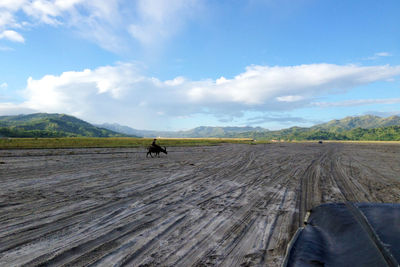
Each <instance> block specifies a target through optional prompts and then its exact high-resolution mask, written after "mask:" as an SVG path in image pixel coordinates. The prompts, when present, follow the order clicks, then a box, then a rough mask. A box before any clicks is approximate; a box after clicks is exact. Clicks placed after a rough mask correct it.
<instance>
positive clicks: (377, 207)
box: [283, 203, 400, 267]
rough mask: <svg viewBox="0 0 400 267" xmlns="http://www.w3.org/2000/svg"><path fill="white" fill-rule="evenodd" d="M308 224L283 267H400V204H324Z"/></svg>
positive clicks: (308, 220)
mask: <svg viewBox="0 0 400 267" xmlns="http://www.w3.org/2000/svg"><path fill="white" fill-rule="evenodd" d="M305 224H306V225H305V227H303V228H300V229H299V230H298V231H297V232H296V234H295V236H294V237H293V239H292V241H291V243H290V244H289V247H288V251H287V254H286V257H285V261H284V263H283V266H296V267H300V266H341V267H343V266H351V267H357V266H399V264H398V262H400V204H386V203H331V204H323V205H320V206H318V207H315V208H313V209H312V210H311V211H310V214H309V217H308V219H307V221H306V222H305Z"/></svg>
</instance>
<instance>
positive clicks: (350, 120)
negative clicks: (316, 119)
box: [311, 115, 400, 131]
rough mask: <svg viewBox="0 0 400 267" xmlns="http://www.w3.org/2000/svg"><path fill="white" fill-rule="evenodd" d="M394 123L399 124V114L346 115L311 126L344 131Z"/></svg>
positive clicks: (386, 125)
mask: <svg viewBox="0 0 400 267" xmlns="http://www.w3.org/2000/svg"><path fill="white" fill-rule="evenodd" d="M396 125H400V117H399V116H390V117H387V118H381V117H378V116H374V115H364V116H355V117H346V118H344V119H341V120H331V121H329V122H327V123H322V124H318V125H315V126H313V127H311V128H313V129H320V130H328V131H334V130H335V131H344V130H351V129H354V128H362V129H372V128H379V127H388V126H396Z"/></svg>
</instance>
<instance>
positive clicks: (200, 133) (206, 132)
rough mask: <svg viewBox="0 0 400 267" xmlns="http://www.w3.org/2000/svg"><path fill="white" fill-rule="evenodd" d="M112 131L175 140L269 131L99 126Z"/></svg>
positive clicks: (257, 128) (227, 136)
mask: <svg viewBox="0 0 400 267" xmlns="http://www.w3.org/2000/svg"><path fill="white" fill-rule="evenodd" d="M97 126H98V127H102V128H105V129H109V130H111V131H115V132H120V133H123V134H127V135H137V136H142V137H173V138H205V137H217V138H218V137H219V138H229V137H235V135H237V134H240V133H245V132H265V131H268V130H267V129H264V128H261V127H250V126H245V127H211V126H200V127H196V128H193V129H190V130H187V131H149V130H138V129H133V128H131V127H128V126H123V125H120V124H118V123H112V124H111V123H104V124H99V125H97Z"/></svg>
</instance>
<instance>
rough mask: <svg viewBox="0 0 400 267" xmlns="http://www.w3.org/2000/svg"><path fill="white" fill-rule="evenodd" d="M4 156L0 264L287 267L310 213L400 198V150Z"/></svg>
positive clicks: (243, 148)
mask: <svg viewBox="0 0 400 267" xmlns="http://www.w3.org/2000/svg"><path fill="white" fill-rule="evenodd" d="M169 150H170V151H169V154H168V155H164V154H162V156H161V158H146V156H145V154H146V153H145V151H144V150H143V149H122V148H118V149H109V148H108V149H53V150H43V149H40V150H1V151H0V163H1V164H0V266H20V265H26V266H33V265H40V264H43V265H46V266H47V265H48V266H63V265H67V266H68V265H69V266H87V265H98V266H109V265H115V266H120V265H128V266H138V265H144V266H160V265H161V266H191V265H203V266H209V265H219V266H253V265H256V266H264V265H265V266H279V265H280V264H281V262H282V259H283V257H284V254H285V250H286V246H287V244H288V242H289V240H290V239H291V237H292V235H293V233H294V232H295V231H296V229H297V228H298V227H299V226H301V225H302V224H303V219H304V216H305V213H306V211H307V210H308V209H310V208H311V207H313V206H315V205H318V204H320V203H326V202H343V201H356V202H395V203H399V202H400V175H399V174H400V164H399V163H400V153H399V152H400V145H396V144H379V145H378V144H340V143H324V144H317V143H307V144H281V143H276V144H266V145H232V144H228V145H223V146H215V147H187V148H170V149H169Z"/></svg>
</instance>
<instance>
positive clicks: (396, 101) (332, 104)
mask: <svg viewBox="0 0 400 267" xmlns="http://www.w3.org/2000/svg"><path fill="white" fill-rule="evenodd" d="M399 103H400V98H379V99H376V98H375V99H353V100H345V101H338V102H314V103H312V105H313V106H317V107H323V108H327V107H353V106H364V105H374V104H386V105H392V104H399Z"/></svg>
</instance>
